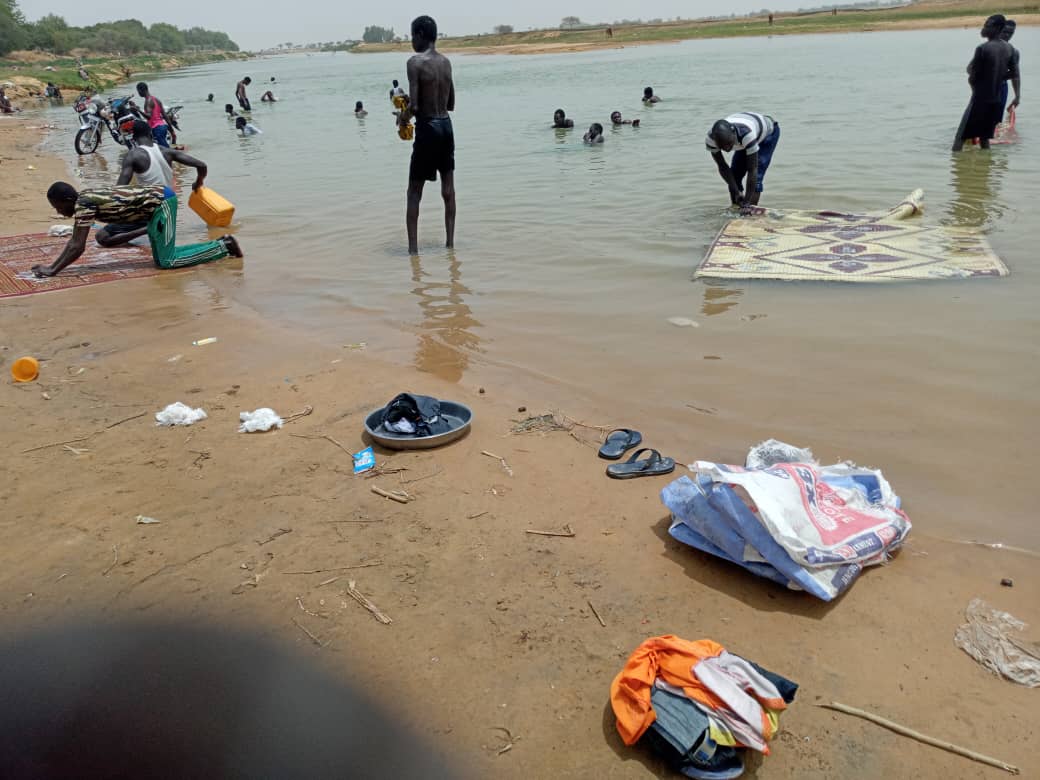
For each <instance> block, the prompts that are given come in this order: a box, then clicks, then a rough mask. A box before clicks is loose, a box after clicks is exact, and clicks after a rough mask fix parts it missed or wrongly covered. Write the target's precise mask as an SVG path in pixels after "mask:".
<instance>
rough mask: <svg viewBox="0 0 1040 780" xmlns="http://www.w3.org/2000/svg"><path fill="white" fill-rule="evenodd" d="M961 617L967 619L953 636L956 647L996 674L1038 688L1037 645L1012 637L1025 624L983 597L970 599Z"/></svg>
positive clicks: (1039, 658)
mask: <svg viewBox="0 0 1040 780" xmlns="http://www.w3.org/2000/svg"><path fill="white" fill-rule="evenodd" d="M964 617H966V618H967V619H968V622H967V623H965V624H964V625H963V626H961V627H960V628H958V629H957V632H956V633H955V634H954V635H953V641H954V643H955V644H956V645H957V647H959V648H960V649H961V650H963V651H964V652H965V653H967V654H968V655H970V656H971V657H972V658H974V659H975V660H976V661H978V662H979V663H980V664H982V665H983V666H985V667H986V668H987V669H989V670H990V671H991V672H993V673H994V674H996V675H999V676H1001V677H1004V678H1006V679H1008V680H1011V682H1016V683H1018V684H1019V685H1026V686H1028V687H1030V688H1040V645H1037V644H1036V643H1035V642H1026V641H1024V640H1022V639H1020V638H1019V637H1018V636H1015V635H1016V634H1018V633H1019V632H1020V631H1022V630H1023V629H1024V628H1025V627H1026V624H1025V623H1023V622H1022V621H1021V620H1019V619H1017V618H1015V617H1012V616H1011V615H1009V614H1008V613H1007V612H1001V611H1000V610H998V609H994V608H993V607H991V606H990V605H989V604H987V603H986V602H984V601H983V600H982V599H972V600H971V603H970V604H968V608H967V609H966V610H964Z"/></svg>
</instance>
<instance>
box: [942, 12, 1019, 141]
mask: <svg viewBox="0 0 1040 780" xmlns="http://www.w3.org/2000/svg"><path fill="white" fill-rule="evenodd" d="M1006 22H1007V20H1006V19H1005V18H1004V17H1003V16H1002V15H1001V14H993V16H991V17H989V18H988V19H987V20H986V23H985V24H984V25H983V26H982V32H981V35H982V37H983V38H985V39H986V42H985V43H983V44H981V45H980V46H978V48H976V49H975V56H974V57H973V58H972V60H971V62H970V63H969V64H968V83H969V84H970V85H971V102H970V103H968V108H967V109H966V110H965V112H964V116H963V117H962V118H961V124H960V127H959V128H958V129H957V137H956V138H955V139H954V141H953V151H955V152H959V151H960V150H961V149H962V148H963V147H964V142H965V141H966V140H968V139H969V138H978V139H979V146H980V147H982V148H983V149H989V142H990V139H992V138H993V134H994V133H995V132H996V129H997V125H999V124H1000V120H1001V119H1003V118H1004V105H1003V104H1002V103H1001V102H1000V93H1001V87H1003V86H1004V83H1005V82H1006V81H1007V80H1008V79H1009V78H1010V79H1012V80H1015V79H1017V78H1018V66H1017V64H1015V63H1014V60H1013V56H1012V53H1013V52H1014V49H1012V48H1011V44H1010V43H1008V42H1007V41H1005V40H1002V39H1001V37H1000V33H1001V32H1002V31H1003V29H1004V25H1005V23H1006Z"/></svg>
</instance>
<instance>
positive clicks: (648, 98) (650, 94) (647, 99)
mask: <svg viewBox="0 0 1040 780" xmlns="http://www.w3.org/2000/svg"><path fill="white" fill-rule="evenodd" d="M643 102H644V103H645V104H647V105H652V104H654V103H660V102H661V98H659V97H657V95H655V94H654V88H653V87H647V88H646V89H644V90H643Z"/></svg>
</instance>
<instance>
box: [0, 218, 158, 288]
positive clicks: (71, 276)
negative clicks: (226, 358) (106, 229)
mask: <svg viewBox="0 0 1040 780" xmlns="http://www.w3.org/2000/svg"><path fill="white" fill-rule="evenodd" d="M66 243H68V239H67V238H56V237H54V236H48V235H47V234H46V233H31V234H27V235H22V236H0V298H9V297H11V296H14V295H33V294H35V293H42V292H52V291H54V290H68V289H70V288H72V287H84V286H85V285H88V284H101V283H102V282H117V281H119V280H121V279H140V278H141V277H145V276H155V275H157V274H159V273H162V272H161V271H160V269H158V268H156V267H155V263H154V262H152V251H151V249H149V248H148V247H142V246H122V247H118V248H117V249H105V248H104V247H100V246H98V245H97V242H95V241H94V235H93V233H92V234H91V235H90V237H89V238H88V239H87V250H86V251H85V252H84V253H83V256H82V257H81V258H80V259H79V260H77V261H76V262H75V263H73V264H72V265H70V266H69V267H68V268H66V269H65V270H64V271H62V272H61V273H60V274H58V275H57V276H52V277H50V278H49V279H37V278H36V277H35V276H33V273H32V270H31V269H32V267H33V266H34V265H40V264H43V265H50V264H51V263H53V262H54V260H55V258H57V256H58V255H59V254H61V250H62V249H63V248H64V247H65V244H66ZM166 273H169V272H168V271H167V272H166Z"/></svg>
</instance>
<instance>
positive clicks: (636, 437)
mask: <svg viewBox="0 0 1040 780" xmlns="http://www.w3.org/2000/svg"><path fill="white" fill-rule="evenodd" d="M642 443H643V435H642V434H641V433H640V432H639V431H633V430H629V429H628V428H618V429H617V430H615V431H611V432H610V433H609V434H607V439H606V441H604V442H603V446H602V447H600V449H599V456H600V457H601V458H604V459H606V460H620V459H621V456H622V455H624V454H625V453H626V452H628V451H629V450H631V449H634V448H635V447H638V446H639V445H640V444H642ZM644 453H649V455H648V456H647V457H646V458H644V459H642V460H641V459H640V457H639V456H640V455H643V454H644ZM673 471H675V461H674V460H672V459H671V458H664V457H661V453H660V452H658V451H657V450H653V449H649V448H644V449H641V450H636V452H634V453H633V454H632V457H630V458H629V459H628V460H627V461H625V462H624V463H615V464H614V465H612V466H607V476H608V477H613V478H614V479H634V478H635V477H659V476H661V475H662V474H671V473H672V472H673Z"/></svg>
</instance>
